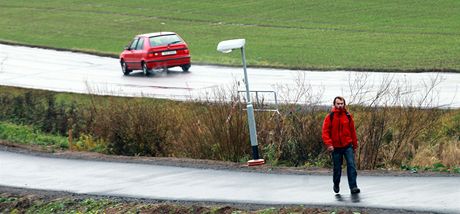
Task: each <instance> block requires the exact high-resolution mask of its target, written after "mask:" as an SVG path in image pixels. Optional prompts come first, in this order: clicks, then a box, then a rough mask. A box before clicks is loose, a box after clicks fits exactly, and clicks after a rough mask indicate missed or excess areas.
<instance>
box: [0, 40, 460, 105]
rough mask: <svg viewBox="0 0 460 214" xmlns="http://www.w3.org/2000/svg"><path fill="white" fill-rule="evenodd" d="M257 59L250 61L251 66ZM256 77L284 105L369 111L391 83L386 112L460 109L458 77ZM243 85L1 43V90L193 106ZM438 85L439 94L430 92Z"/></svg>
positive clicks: (268, 73)
mask: <svg viewBox="0 0 460 214" xmlns="http://www.w3.org/2000/svg"><path fill="white" fill-rule="evenodd" d="M216 52H217V51H216ZM235 54H237V53H235ZM192 56H193V53H192ZM251 57H253V56H250V55H248V56H247V58H248V59H250V58H251ZM249 66H250V65H249ZM248 75H249V83H250V89H251V90H271V91H276V92H277V93H278V99H279V101H280V102H299V103H306V102H308V103H312V102H313V103H315V104H319V105H328V106H329V105H330V103H331V100H332V98H333V97H335V96H337V95H343V96H345V97H346V98H347V101H348V102H347V103H364V104H365V103H369V102H371V101H372V99H373V98H374V97H376V94H377V93H378V91H379V90H380V89H382V88H384V87H385V85H386V84H388V83H390V85H391V87H390V88H392V89H393V91H392V93H387V94H383V95H382V94H380V95H379V102H381V103H379V104H381V105H383V104H385V103H384V102H386V104H387V105H417V104H418V102H419V101H421V100H423V99H424V98H425V96H424V95H425V94H428V95H429V96H428V97H427V99H425V101H424V102H425V103H424V105H423V106H425V107H426V106H436V107H455V108H458V107H460V74H454V73H375V72H348V71H334V72H324V71H293V70H284V69H260V68H257V69H256V68H249V69H248ZM242 79H243V70H242V68H238V67H222V66H204V65H202V66H200V65H192V67H191V69H190V72H189V73H183V72H182V71H181V70H180V68H172V69H171V70H170V72H169V73H162V74H157V75H154V76H149V77H145V76H143V75H142V72H140V71H139V72H134V73H132V74H130V75H129V76H124V75H123V74H122V72H121V68H120V64H119V61H118V59H114V58H108V57H98V56H94V55H89V54H81V53H72V52H64V51H54V50H45V49H40V48H28V47H21V46H9V45H2V44H0V85H9V86H18V87H26V88H38V89H48V90H54V91H66V92H78V93H94V94H105V95H115V96H147V97H157V98H168V99H177V100H186V99H198V98H202V99H204V98H208V99H215V98H216V97H219V96H220V94H218V95H216V94H215V92H216V91H217V89H223V90H224V91H227V92H229V91H230V90H231V91H233V92H234V91H236V89H235V88H234V87H233V86H234V85H236V83H239V87H237V86H236V88H237V89H239V90H245V88H244V84H243V82H242ZM432 83H434V84H435V87H434V88H433V90H429V89H430V85H431V84H432ZM396 89H399V90H396ZM303 92H307V93H303ZM243 95H244V94H243ZM260 96H264V100H265V102H273V101H274V97H273V95H272V94H261V95H260Z"/></svg>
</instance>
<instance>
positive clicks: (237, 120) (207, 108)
mask: <svg viewBox="0 0 460 214" xmlns="http://www.w3.org/2000/svg"><path fill="white" fill-rule="evenodd" d="M232 91H233V92H235V91H236V90H232ZM213 93H214V94H213V96H212V97H214V98H217V99H213V100H211V99H207V100H205V101H201V102H195V103H193V104H192V105H193V106H194V107H195V108H193V109H192V108H188V109H187V111H188V114H187V118H185V123H184V125H185V127H187V128H184V129H182V135H181V136H182V138H181V140H180V141H181V142H182V145H181V146H182V147H183V149H184V150H183V152H182V153H183V154H186V156H188V157H192V158H210V159H218V160H229V161H239V160H240V159H241V158H243V157H245V156H248V155H249V154H250V153H249V152H250V143H249V137H248V136H249V133H248V125H247V116H246V114H244V112H243V108H244V107H243V104H242V103H241V102H239V101H238V100H239V99H238V97H237V94H235V93H230V94H227V93H226V90H224V89H222V88H220V89H216V90H215V91H214V92H213ZM229 98H230V99H229ZM228 100H232V101H231V102H228Z"/></svg>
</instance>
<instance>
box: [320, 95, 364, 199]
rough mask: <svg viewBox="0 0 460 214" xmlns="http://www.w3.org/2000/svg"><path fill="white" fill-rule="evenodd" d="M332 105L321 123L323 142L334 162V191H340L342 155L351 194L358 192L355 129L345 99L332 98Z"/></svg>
mask: <svg viewBox="0 0 460 214" xmlns="http://www.w3.org/2000/svg"><path fill="white" fill-rule="evenodd" d="M333 103H334V107H332V112H331V113H329V114H328V115H327V116H326V118H325V119H324V123H323V134H322V136H323V142H324V144H325V145H326V147H327V151H329V152H331V154H332V161H333V164H334V175H333V182H334V188H333V189H334V192H335V193H338V192H339V191H340V176H341V175H342V163H343V157H345V160H346V162H347V177H348V186H349V187H350V192H351V194H357V193H359V192H360V190H359V188H358V185H357V184H356V177H357V175H358V174H357V172H356V165H355V152H356V149H357V148H358V140H357V138H356V129H355V124H354V122H353V118H352V117H351V115H350V114H349V113H348V112H347V109H346V108H345V99H344V98H343V97H336V98H334V102H333Z"/></svg>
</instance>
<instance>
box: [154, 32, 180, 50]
mask: <svg viewBox="0 0 460 214" xmlns="http://www.w3.org/2000/svg"><path fill="white" fill-rule="evenodd" d="M182 42H183V41H182V39H181V38H180V37H179V36H177V35H176V34H170V35H161V36H154V37H150V46H151V47H156V46H163V45H171V44H177V43H182Z"/></svg>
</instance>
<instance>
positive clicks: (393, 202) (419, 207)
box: [0, 151, 460, 213]
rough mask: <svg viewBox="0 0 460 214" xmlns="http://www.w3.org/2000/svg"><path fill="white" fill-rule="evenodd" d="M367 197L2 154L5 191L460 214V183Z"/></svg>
mask: <svg viewBox="0 0 460 214" xmlns="http://www.w3.org/2000/svg"><path fill="white" fill-rule="evenodd" d="M358 184H359V186H360V188H361V190H362V193H361V194H359V195H356V196H352V195H350V193H349V190H348V187H347V184H346V177H343V178H342V184H341V189H342V190H341V192H340V193H341V194H340V195H335V194H334V193H333V191H332V177H331V176H313V175H308V176H307V175H280V174H262V173H249V172H238V171H224V170H208V169H195V168H181V167H169V166H158V165H144V164H130V163H114V162H102V161H85V160H70V159H58V158H46V157H37V156H29V155H24V154H18V153H11V152H4V151H0V185H4V186H12V187H22V188H34V189H44V190H58V191H68V192H74V193H86V194H97V195H113V196H127V197H139V198H151V199H166V200H186V201H211V202H236V203H257V204H305V205H321V206H353V207H373V208H391V209H403V210H415V211H431V212H445V213H460V203H459V202H460V201H459V200H460V185H459V184H460V177H387V176H382V177H377V176H358Z"/></svg>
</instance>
